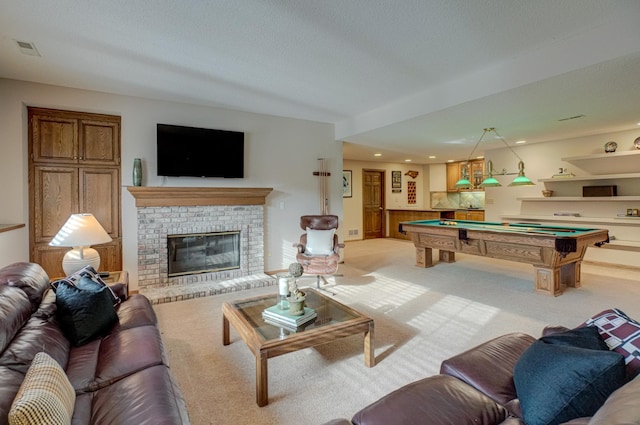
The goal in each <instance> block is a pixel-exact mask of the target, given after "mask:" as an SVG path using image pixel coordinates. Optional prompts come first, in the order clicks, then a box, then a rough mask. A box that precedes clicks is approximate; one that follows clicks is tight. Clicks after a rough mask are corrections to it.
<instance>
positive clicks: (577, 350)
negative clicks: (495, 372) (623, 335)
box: [513, 340, 626, 425]
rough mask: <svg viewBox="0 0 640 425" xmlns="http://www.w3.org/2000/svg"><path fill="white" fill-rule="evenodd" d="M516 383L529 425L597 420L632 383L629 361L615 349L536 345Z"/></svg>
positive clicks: (519, 366)
mask: <svg viewBox="0 0 640 425" xmlns="http://www.w3.org/2000/svg"><path fill="white" fill-rule="evenodd" d="M513 380H514V383H515V387H516V393H517V394H518V398H519V400H520V406H521V407H522V416H523V419H524V422H525V423H526V424H527V425H557V424H561V423H563V422H567V421H570V420H571V419H575V418H580V417H585V416H593V415H594V414H595V412H596V411H597V410H598V409H599V408H600V407H601V406H602V405H603V404H604V402H605V401H606V400H607V398H608V397H609V395H611V393H613V392H614V391H615V390H616V389H618V388H619V387H621V386H622V385H624V384H625V383H626V375H625V367H624V357H623V356H622V355H621V354H618V353H616V352H613V351H609V350H593V349H589V348H582V347H574V346H571V345H561V344H555V343H554V344H548V343H546V342H545V341H543V340H538V341H536V342H534V343H533V344H532V345H531V346H530V347H529V348H528V349H527V350H526V351H525V352H524V353H523V354H522V356H521V357H520V359H519V360H518V362H517V363H516V366H515V369H514V372H513Z"/></svg>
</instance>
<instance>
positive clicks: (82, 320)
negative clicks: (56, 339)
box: [56, 281, 118, 346]
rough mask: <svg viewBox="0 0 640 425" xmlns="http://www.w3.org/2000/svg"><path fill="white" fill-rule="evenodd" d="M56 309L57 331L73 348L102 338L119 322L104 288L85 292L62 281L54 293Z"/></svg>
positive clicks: (107, 291)
mask: <svg viewBox="0 0 640 425" xmlns="http://www.w3.org/2000/svg"><path fill="white" fill-rule="evenodd" d="M56 306H57V310H56V317H57V318H58V322H59V323H60V328H61V329H62V332H63V333H64V335H65V336H66V337H67V339H68V340H69V341H71V343H72V344H73V345H74V346H80V345H84V344H86V343H88V342H89V341H92V340H94V339H95V338H97V337H99V336H103V335H105V334H106V333H108V332H109V330H110V329H111V328H112V327H113V325H115V324H116V323H117V322H118V315H117V314H116V311H115V308H114V307H113V300H112V298H111V293H110V292H109V289H108V288H107V287H101V288H100V289H99V290H93V289H92V290H86V289H80V288H78V287H77V286H73V285H70V284H68V283H67V282H66V281H62V282H60V284H59V285H58V290H57V291H56Z"/></svg>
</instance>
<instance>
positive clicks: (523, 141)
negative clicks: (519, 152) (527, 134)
mask: <svg viewBox="0 0 640 425" xmlns="http://www.w3.org/2000/svg"><path fill="white" fill-rule="evenodd" d="M524 143H527V141H526V140H518V141H517V142H516V145H522V144H524Z"/></svg>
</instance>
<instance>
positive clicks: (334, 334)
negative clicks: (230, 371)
mask: <svg viewBox="0 0 640 425" xmlns="http://www.w3.org/2000/svg"><path fill="white" fill-rule="evenodd" d="M304 291H305V292H307V293H309V292H312V293H314V295H315V296H317V297H319V298H320V300H322V302H324V303H328V304H334V305H335V306H337V307H338V308H341V309H343V310H345V311H347V312H348V313H350V314H351V315H353V316H354V318H351V319H348V320H345V321H342V322H337V323H329V324H326V325H318V326H310V327H308V328H307V329H305V330H303V331H300V332H297V333H292V334H290V335H288V336H286V337H285V338H283V339H265V338H264V337H263V336H262V335H261V334H260V333H259V332H258V330H257V329H256V327H255V326H254V325H252V324H251V323H250V321H249V320H248V318H247V316H246V315H245V314H244V313H243V311H242V310H241V309H240V308H238V305H240V304H246V303H249V302H252V301H256V302H260V301H266V300H269V299H273V304H275V302H276V296H275V295H268V296H264V295H263V296H259V297H253V298H248V299H244V300H238V301H234V302H227V303H224V304H223V305H222V344H223V345H229V344H230V343H231V339H230V336H229V324H231V325H233V328H234V329H235V330H236V331H237V332H238V334H239V335H240V338H242V340H243V341H244V342H245V343H246V344H247V346H248V347H249V349H250V350H251V352H252V353H253V354H254V356H255V357H256V403H257V404H258V406H260V407H262V406H266V405H267V404H268V403H269V393H268V370H267V360H268V359H270V358H271V357H276V356H281V355H283V354H287V353H291V352H294V351H298V350H302V349H305V348H309V347H314V346H317V345H321V344H325V343H327V342H331V341H335V340H336V339H339V338H343V337H346V336H350V335H355V334H358V333H363V334H364V364H365V366H367V367H373V366H374V365H375V356H374V346H373V338H374V323H373V319H371V318H369V317H367V316H365V315H363V314H362V313H360V312H358V311H356V310H354V309H352V308H350V307H347V306H346V305H344V304H341V303H339V302H337V301H335V300H333V299H331V298H329V297H327V296H325V295H323V294H321V293H319V292H318V291H315V290H313V289H312V288H304ZM309 306H310V307H311V308H313V307H314V306H313V305H309ZM319 316H320V315H319ZM319 318H320V317H319ZM261 325H262V323H261ZM267 326H270V325H267Z"/></svg>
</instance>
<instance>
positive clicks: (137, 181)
mask: <svg viewBox="0 0 640 425" xmlns="http://www.w3.org/2000/svg"><path fill="white" fill-rule="evenodd" d="M133 185H134V186H142V160H141V159H140V158H135V159H134V160H133Z"/></svg>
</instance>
